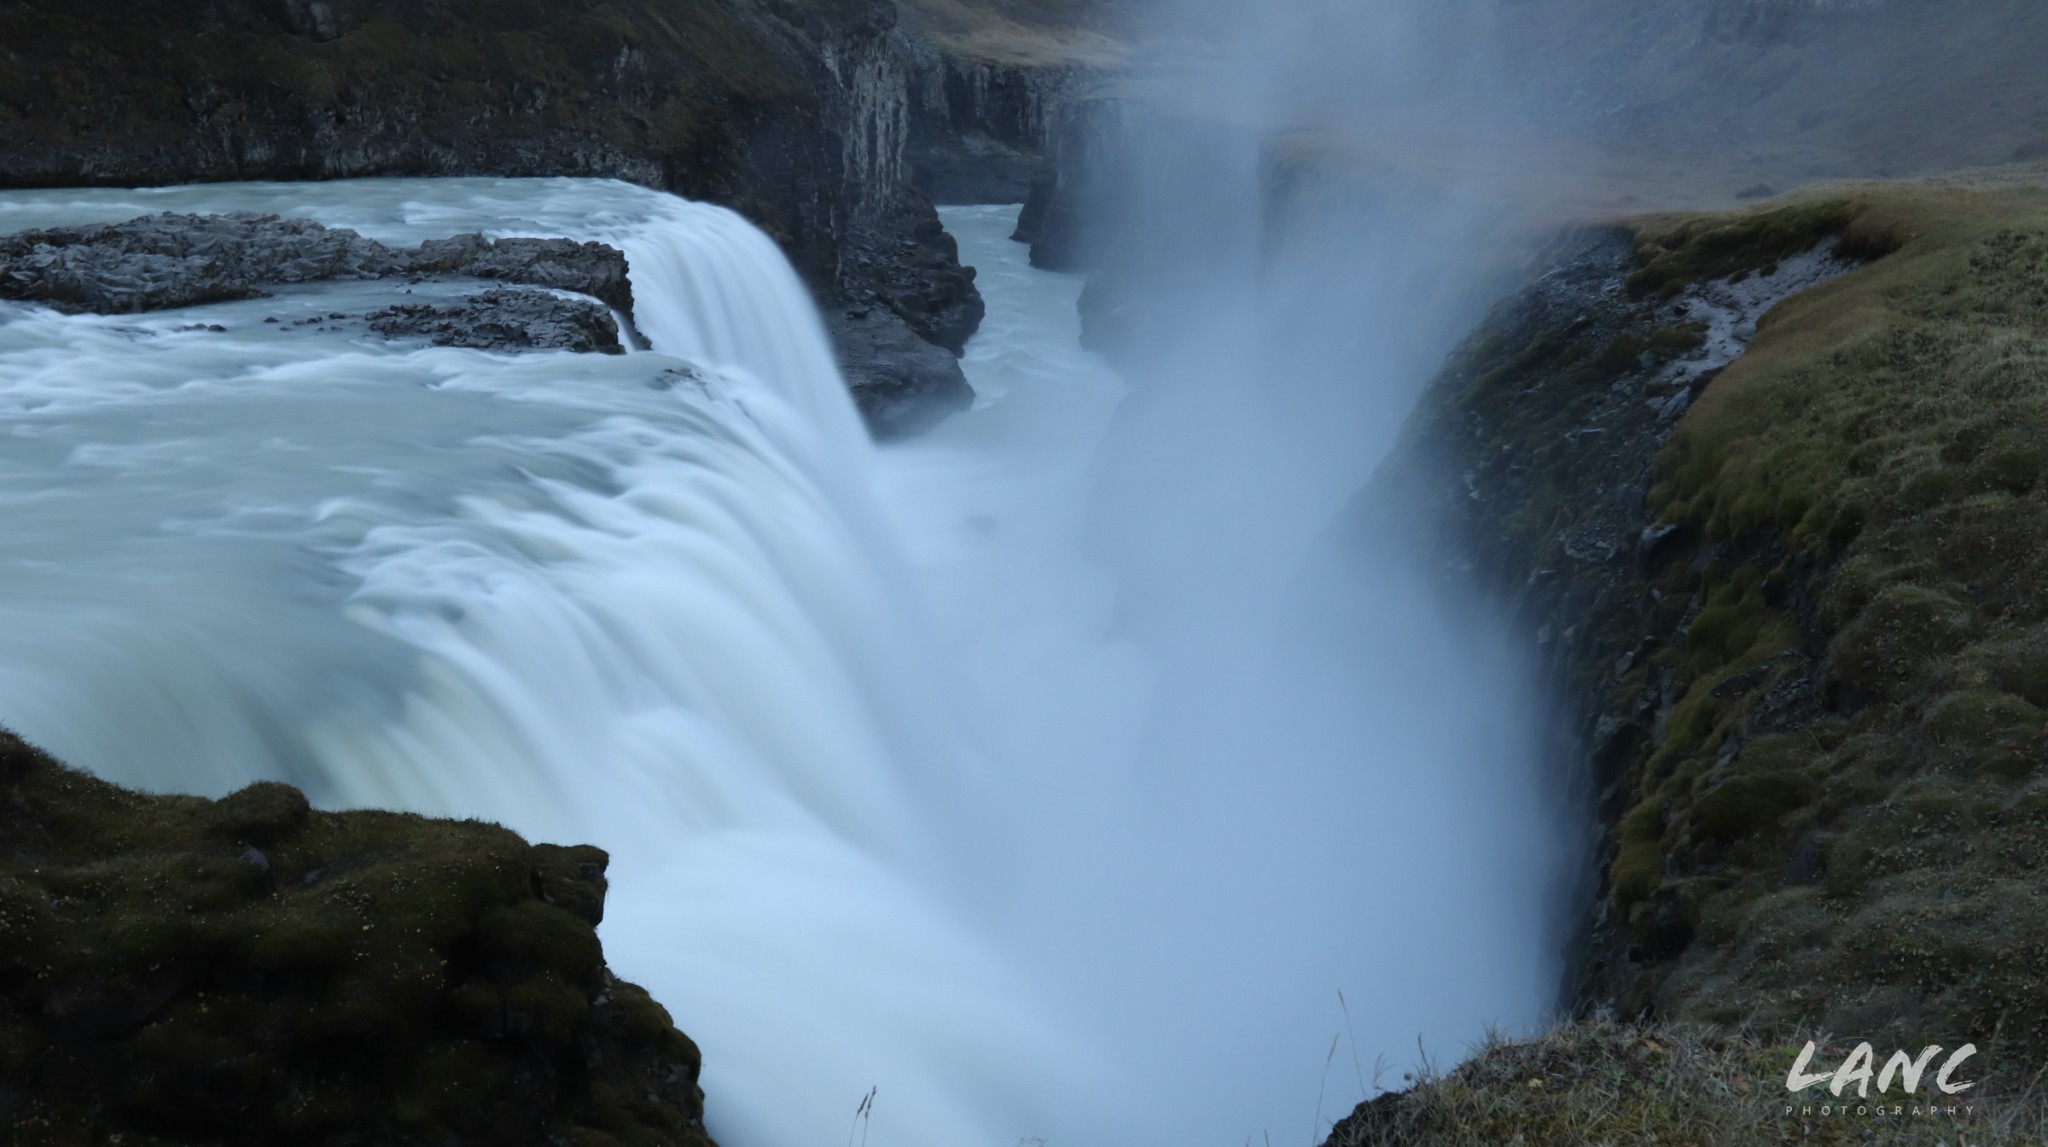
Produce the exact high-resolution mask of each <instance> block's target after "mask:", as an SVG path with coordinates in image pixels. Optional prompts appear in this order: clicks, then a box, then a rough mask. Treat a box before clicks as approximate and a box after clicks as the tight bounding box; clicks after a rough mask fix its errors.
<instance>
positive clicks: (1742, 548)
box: [1350, 169, 2048, 1142]
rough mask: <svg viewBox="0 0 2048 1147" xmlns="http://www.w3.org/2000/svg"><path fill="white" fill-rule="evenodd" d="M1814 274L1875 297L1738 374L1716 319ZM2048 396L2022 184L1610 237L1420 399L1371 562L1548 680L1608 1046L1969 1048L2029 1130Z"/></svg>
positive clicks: (2040, 229)
mask: <svg viewBox="0 0 2048 1147" xmlns="http://www.w3.org/2000/svg"><path fill="white" fill-rule="evenodd" d="M1816 243H1818V248H1817V249H1818V250H1819V251H1822V252H1832V253H1833V254H1834V255H1836V256H1838V257H1840V258H1844V259H1847V260H1851V261H1854V262H1857V263H1859V264H1860V266H1858V267H1857V268H1856V269H1853V270H1849V271H1848V272H1847V273H1846V274H1843V275H1841V276H1840V277H1839V278H1837V279H1835V280H1833V281H1831V282H1828V283H1826V284H1825V285H1821V286H1817V287H1813V288H1812V289H1809V290H1804V291H1801V292H1799V293H1796V294H1793V295H1792V296H1791V297H1789V298H1787V299H1785V301H1783V302H1781V303H1779V304H1778V305H1776V306H1775V307H1773V308H1772V309H1771V310H1770V311H1769V312H1768V313H1767V314H1765V315H1764V316H1763V317H1762V319H1761V321H1760V322H1759V323H1758V324H1757V327H1756V333H1755V339H1754V341H1753V342H1751V343H1749V345H1748V346H1747V347H1746V349H1745V350H1744V351H1743V353H1742V354H1741V357H1739V358H1736V359H1735V360H1734V361H1733V362H1732V363H1729V364H1728V365H1727V366H1726V367H1725V369H1720V368H1718V366H1717V365H1716V364H1714V363H1713V362H1712V361H1711V358H1712V356H1713V355H1714V353H1715V351H1714V344H1713V336H1714V335H1715V334H1716V333H1717V330H1718V328H1715V327H1714V326H1713V324H1712V314H1711V313H1710V308H1709V307H1707V306H1705V305H1704V303H1705V302H1706V299H1707V298H1708V297H1709V296H1711V295H1712V293H1713V292H1714V291H1724V290H1730V289H1732V290H1741V289H1744V287H1745V285H1746V284H1748V285H1753V284H1764V283H1768V282H1769V281H1770V280H1771V279H1772V278H1773V277H1774V276H1779V275H1785V274H1789V273H1792V271H1791V268H1792V267H1793V265H1794V264H1795V262H1796V261H1797V260H1796V258H1795V256H1798V255H1799V254H1800V253H1801V252H1803V251H1806V250H1808V249H1809V248H1815V247H1816ZM1715 284H1720V285H1719V286H1716V285H1715ZM2043 361H2048V194H2044V192H2043V190H2042V180H2041V179H2040V177H2039V173H2038V172H2036V171H2033V170H2031V169H2027V170H2019V171H2008V172H2002V173H1999V172H1994V173H1983V174H1981V175H1978V176H1974V177H1971V178H1969V179H1965V180H1951V181H1941V182H1934V183H1922V184H1850V185H1839V186H1829V187H1821V188H1817V189H1814V190H1812V191H1810V192H1807V193H1803V194H1802V195H1800V196H1798V197H1796V198H1795V199H1793V200H1791V201H1790V202H1785V203H1772V204H1767V205H1764V206H1762V207H1759V208H1756V209H1753V210H1751V211H1748V212H1744V213H1739V214H1735V215H1718V216H1665V217H1656V218H1650V219H1638V220H1632V221H1624V222H1622V223H1620V224H1618V225H1616V226H1615V227H1614V228H1612V229H1607V230H1599V231H1595V232H1592V233H1589V234H1586V235H1583V236H1581V237H1580V238H1578V239H1576V240H1574V241H1573V242H1571V243H1570V244H1568V245H1566V246H1565V247H1563V248H1562V249H1561V250H1560V251H1559V252H1558V254H1557V255H1556V256H1555V257H1554V258H1553V259H1552V260H1551V261H1550V263H1549V264H1548V266H1547V268H1546V269H1545V271H1544V272H1543V273H1542V274H1540V275H1539V276H1538V277H1537V278H1536V279H1535V280H1534V282H1533V284H1532V285H1531V286H1530V287H1529V288H1528V289H1527V290H1526V291H1524V292H1523V293H1522V294H1520V295H1518V296H1516V297H1515V298H1513V299H1511V300H1509V301H1507V302H1505V303H1503V304H1502V305H1501V306H1500V307H1499V308H1497V309H1496V311H1495V312H1494V314H1493V315H1492V317H1491V318H1490V319H1489V320H1488V322H1487V324H1486V325H1485V326H1483V327H1482V328H1481V329H1480V331H1478V332H1477V333H1475V334H1474V335H1473V336H1472V337H1471V338H1470V339H1468V340H1467V341H1466V342H1465V343H1464V344H1463V345H1462V346H1461V347H1460V349H1459V351H1458V352H1457V353H1456V354H1455V355H1454V356H1453V357H1452V359H1451V361H1450V363H1449V364H1448V365H1447V367H1446V369H1445V371H1444V372H1443V374H1442V375H1441V376H1440V377H1439V379H1438V380H1437V381H1436V382H1435V383H1434V384H1433V385H1432V387H1431V390H1430V392H1429V393H1428V394H1427V395H1426V396H1425V398H1424V401H1423V404H1422V406H1421V408H1420V409H1419V411H1418V412H1417V414H1416V416H1415V417H1414V418H1413V419H1412V420H1411V421H1410V423H1409V426H1408V428H1407V430H1406V431H1405V433H1404V438H1403V443H1402V445H1401V447H1400V448H1399V449H1398V450H1397V452H1396V453H1395V455H1394V456H1393V457H1392V458H1391V459H1390V460H1389V462H1388V463H1387V464H1386V465H1385V466H1383V467H1382V468H1381V470H1380V471H1379V473H1378V474H1377V475H1376V476H1375V478H1374V481H1373V484H1372V486H1371V487H1369V488H1368V490H1367V491H1366V493H1365V494H1364V495H1363V496H1362V498H1361V500H1360V502H1359V504H1358V505H1357V506H1355V507H1354V510H1353V512H1352V519H1351V525H1350V528H1351V529H1352V530H1354V531H1365V532H1369V535H1370V536H1375V537H1382V538H1384V537H1387V536H1389V534H1390V533H1391V535H1392V536H1395V537H1401V538H1405V539H1409V540H1412V541H1414V542H1415V543H1416V544H1417V545H1418V546H1419V547H1420V552H1421V553H1422V554H1423V558H1422V560H1423V561H1424V562H1425V563H1426V564H1427V566H1428V567H1429V568H1432V569H1435V570H1437V571H1439V573H1440V575H1441V576H1444V577H1446V578H1449V579H1452V580H1453V581H1454V582H1455V583H1457V584H1462V585H1467V586H1470V587H1471V588H1472V589H1473V590H1475V591H1476V592H1479V593H1481V594H1482V595H1484V596H1485V598H1486V599H1487V600H1490V601H1492V602H1494V603H1496V604H1497V605H1498V606H1499V607H1500V608H1502V609H1504V610H1506V611H1507V612H1508V614H1509V616H1510V617H1512V618H1513V619H1514V621H1513V624H1514V625H1515V627H1516V628H1517V629H1518V630H1519V631H1520V632H1521V633H1522V634H1523V635H1524V638H1525V640H1528V641H1529V642H1530V643H1531V644H1532V645H1533V646H1534V647H1535V648H1536V649H1537V651H1538V653H1539V656H1540V657H1541V658H1542V660H1543V661H1544V662H1545V663H1546V665H1547V666H1548V668H1547V670H1546V672H1547V675H1548V677H1549V679H1550V681H1551V682H1552V685H1553V688H1554V689H1555V690H1556V693H1557V695H1558V697H1559V700H1560V704H1561V706H1563V707H1564V709H1565V711H1566V712H1567V713H1568V714H1569V716H1568V717H1567V718H1566V719H1565V720H1564V722H1563V723H1562V724H1563V727H1562V728H1561V729H1560V735H1559V736H1558V738H1557V744H1556V752H1557V754H1558V756H1559V758H1560V768H1559V775H1560V776H1561V777H1564V778H1567V781H1568V783H1580V784H1584V785H1585V786H1586V791H1585V799H1586V800H1587V802H1588V803H1589V804H1591V805H1594V806H1597V808H1598V810H1599V812H1598V816H1599V822H1600V824H1601V825H1602V833H1603V835H1602V840H1601V844H1600V845H1599V850H1598V853H1597V864H1596V865H1595V869H1594V872H1593V874H1592V879H1591V883H1592V884H1596V885H1597V890H1594V889H1591V888H1589V892H1588V895H1589V899H1590V900H1591V910H1590V915H1589V920H1588V931H1587V939H1586V943H1585V947H1584V953H1583V956H1582V958H1581V960H1580V963H1579V968H1580V971H1579V973H1578V975H1577V977H1576V979H1575V981H1574V983H1573V984H1572V985H1571V986H1570V988H1569V991H1568V997H1569V1000H1570V1002H1571V1005H1572V1006H1573V1007H1574V1008H1575V1009H1576V1010H1577V1012H1578V1013H1579V1014H1580V1015H1581V1016H1585V1017H1590V1016H1593V1015H1596V1014H1599V1015H1613V1016H1619V1017H1622V1018H1637V1019H1654V1020H1657V1021H1662V1022H1667V1023H1668V1022H1680V1023H1686V1024H1697V1025H1706V1026H1707V1028H1709V1029H1711V1030H1714V1031H1718V1032H1721V1033H1724V1036H1723V1037H1722V1038H1733V1039H1747V1038H1752V1035H1746V1034H1740V1033H1753V1037H1754V1038H1761V1039H1762V1040H1764V1041H1767V1042H1766V1044H1764V1045H1757V1046H1772V1044H1770V1042H1769V1041H1775V1046H1779V1047H1780V1050H1781V1051H1782V1049H1783V1048H1784V1047H1789V1046H1795V1045H1796V1041H1795V1040H1794V1035H1795V1033H1800V1032H1805V1031H1825V1032H1832V1033H1835V1034H1836V1035H1837V1036H1838V1037H1840V1038H1845V1039H1848V1040H1850V1041H1852V1042H1853V1041H1854V1040H1864V1039H1867V1040H1871V1041H1873V1042H1874V1043H1876V1044H1877V1045H1878V1046H1879V1047H1883V1048H1889V1047H1894V1046H1896V1047H1911V1048H1918V1047H1920V1046H1921V1045H1923V1044H1930V1043H1940V1044H1943V1045H1945V1046H1949V1047H1954V1046H1957V1045H1959V1044H1962V1043H1965V1042H1971V1043H1975V1044H1976V1045H1977V1047H1978V1048H1979V1049H1980V1055H1981V1057H1982V1058H1981V1060H1980V1061H1979V1062H1980V1064H1981V1073H1982V1074H1983V1075H1984V1076H1986V1077H1987V1078H1989V1079H1991V1080H1992V1081H1993V1083H1992V1085H1991V1086H1988V1087H1986V1088H1984V1090H1983V1094H1986V1095H2002V1096H2003V1097H2005V1098H2007V1099H2010V1098H2011V1097H2013V1096H2015V1095H2018V1094H2021V1093H2024V1092H2025V1091H2026V1089H2027V1084H2028V1080H2030V1079H2031V1078H2032V1076H2033V1073H2034V1072H2035V1071H2036V1070H2038V1069H2039V1068H2040V1067H2041V1066H2042V1064H2043V1063H2044V1062H2048V1028H2044V1027H2043V1024H2044V1023H2048V1019H2044V1017H2048V998H2044V997H2043V996H2042V995H2041V992H2042V988H2041V985H2042V984H2043V983H2044V982H2048V981H2044V973H2048V966H2044V965H2043V964H2042V963H2041V952H2040V950H2039V949H2038V945H2034V944H2033V943H2032V942H2031V941H2030V940H2029V937H2031V936H2034V935H2037V934H2039V933H2040V932H2042V931H2043V930H2044V928H2048V910H2044V903H2048V902H2044V900H2043V897H2042V894H2041V890H2040V887H2039V881H2038V879H2037V878H2036V876H2035V873H2034V867H2035V864H2036V860H2037V857H2038V854H2039V853H2040V851H2041V847H2042V845H2043V844H2044V843H2048V836H2044V833H2048V819H2044V817H2043V815H2042V812H2041V809H2042V807H2043V806H2042V801H2043V784H2044V781H2043V780H2042V771H2041V765H2042V764H2043V763H2044V761H2048V757H2044V756H2043V750H2042V745H2043V743H2044V742H2043V738H2042V734H2041V730H2042V728H2043V716H2042V709H2041V706H2042V705H2043V704H2044V703H2048V695H2043V694H2042V693H2041V689H2042V681H2043V678H2042V675H2041V664H2042V663H2041V662H2040V659H2039V656H2038V647H2039V646H2040V645H2041V642H2042V638H2041V634H2040V632H2038V631H2040V630H2041V629H2042V627H2043V625H2044V619H2048V615H2044V614H2043V613H2042V610H2043V608H2044V607H2043V603H2042V602H2041V600H2040V598H2039V594H2038V592H2037V590H2038V587H2039V586H2040V585H2041V584H2042V579H2043V574H2042V571H2041V570H2040V569H2039V568H2038V563H2039V562H2040V561H2041V557H2040V555H2041V553H2042V552H2043V545H2042V544H2041V541H2040V539H2042V538H2043V537H2044V529H2048V526H2044V523H2048V508H2044V507H2048V502H2044V498H2043V490H2042V483H2041V477H2042V473H2043V459H2044V458H2048V454H2044V453H2043V450H2044V443H2043V442H2042V441H2041V440H2040V438H2039V428H2040V427H2041V426H2042V425H2044V424H2048V419H2044V413H2048V411H2044V409H2043V403H2048V392H2044V390H2043V388H2042V377H2043V376H2042V374H2041V372H2040V366H2039V364H2040V363H2042V362H2043ZM1688 363H1691V364H1693V365H1694V367H1697V368H1703V369H1692V370H1689V369H1688V366H1687V364H1688ZM1579 1038H1580V1037H1579V1036H1577V1035H1574V1034H1573V1033H1572V1029H1570V1028H1567V1029H1565V1030H1564V1031H1563V1032H1561V1033H1559V1034H1558V1035H1557V1036H1553V1037H1546V1039H1548V1040H1552V1041H1562V1042H1563V1044H1564V1045H1566V1046H1570V1045H1572V1044H1573V1042H1574V1041H1576V1040H1578V1039H1579ZM1643 1038H1648V1039H1664V1040H1665V1042H1666V1043H1668V1044H1670V1045H1672V1046H1678V1044H1679V1042H1680V1041H1679V1040H1678V1039H1677V1038H1676V1037H1670V1038H1666V1037H1660V1036H1658V1035H1656V1033H1654V1032H1651V1033H1646V1034H1645V1035H1644V1036H1643ZM1545 1046H1550V1045H1549V1044H1546V1043H1545V1042H1544V1041H1538V1043H1537V1044H1536V1045H1527V1046H1521V1047H1510V1048H1508V1049H1504V1050H1503V1049H1496V1050H1493V1051H1489V1052H1485V1053H1482V1054H1481V1055H1480V1057H1479V1058H1478V1060H1476V1061H1475V1066H1473V1067H1472V1068H1471V1070H1470V1071H1469V1072H1468V1073H1467V1074H1466V1075H1464V1076H1462V1077H1459V1080H1458V1081H1446V1082H1444V1083H1439V1084H1438V1085H1436V1086H1438V1087H1445V1086H1448V1087H1450V1088H1452V1090H1455V1088H1457V1087H1464V1086H1467V1085H1469V1084H1471V1083H1473V1082H1474V1081H1477V1080H1480V1079H1491V1078H1492V1075H1491V1074H1489V1073H1491V1072H1494V1070H1495V1066H1497V1064H1495V1065H1494V1066H1489V1061H1509V1062H1518V1060H1517V1057H1526V1056H1530V1055H1537V1054H1539V1051H1538V1050H1532V1049H1540V1048H1542V1047H1545ZM1884 1054H1889V1053H1888V1052H1881V1053H1880V1055H1881V1056H1882V1055H1884ZM1787 1067H1789V1058H1787V1060H1786V1062H1785V1063H1782V1064H1778V1065H1776V1067H1775V1068H1774V1070H1773V1071H1771V1072H1761V1071H1760V1069H1759V1071H1758V1074H1757V1075H1756V1076H1755V1078H1752V1079H1751V1080H1750V1083H1751V1085H1752V1086H1755V1087H1758V1088H1765V1089H1770V1090H1771V1091H1772V1093H1775V1091H1776V1090H1777V1089H1779V1087H1780V1082H1781V1081H1782V1078H1783V1073H1784V1071H1785V1069H1786V1068H1787ZM1441 1094H1443V1095H1450V1094H1451V1092H1450V1091H1445V1092H1442V1093H1441ZM1633 1094H1638V1095H1639V1097H1647V1096H1649V1095H1651V1094H1653V1093H1652V1092H1641V1091H1638V1092H1636V1093H1633ZM1389 1102H1392V1101H1389ZM1437 1102H1439V1100H1438V1099H1437V1098H1431V1097H1430V1096H1428V1095H1421V1096H1418V1097H1416V1098H1415V1099H1412V1100H1402V1101H1399V1103H1397V1104H1395V1106H1403V1105H1405V1106H1406V1107H1407V1108H1413V1109H1414V1110H1420V1109H1421V1107H1426V1106H1428V1105H1430V1104H1434V1103H1437ZM1444 1102H1452V1101H1451V1100H1448V1099H1446V1100H1444ZM1454 1105H1455V1104H1454ZM1391 1109H1392V1108H1389V1110H1391ZM1412 1113H1413V1112H1412V1111H1411V1114H1412ZM1406 1117H1407V1116H1404V1118H1406ZM1981 1131H1982V1128H1981V1126H1980V1127H1978V1128H1976V1129H1973V1130H1972V1132H1971V1133H1972V1134H1980V1133H1981ZM1773 1134H1776V1132H1773ZM1786 1134H1788V1135H1789V1134H1791V1133H1790V1132H1787V1133H1786ZM1915 1134H1918V1133H1917V1132H1916V1133H1915ZM1710 1138H1711V1136H1710ZM1359 1141H1360V1142H1365V1141H1369V1140H1359ZM1418 1141H1420V1142H1438V1141H1445V1142H1457V1141H1463V1140H1459V1139H1457V1138H1455V1137H1452V1138H1449V1139H1443V1140H1437V1139H1429V1138H1423V1139H1420V1140H1418ZM1532 1141H1535V1140H1532ZM1737 1141H1742V1140H1737ZM1757 1141H1771V1142H1775V1141H1778V1140H1777V1139H1771V1138H1765V1139H1761V1140H1757ZM1901 1141H1917V1140H1915V1139H1912V1138H1911V1137H1910V1136H1909V1137H1907V1138H1906V1139H1903V1140H1901Z"/></svg>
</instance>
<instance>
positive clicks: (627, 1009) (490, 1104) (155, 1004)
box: [0, 734, 710, 1147]
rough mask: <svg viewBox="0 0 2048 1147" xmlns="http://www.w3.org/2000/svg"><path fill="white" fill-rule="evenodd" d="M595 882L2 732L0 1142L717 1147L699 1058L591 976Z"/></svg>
mask: <svg viewBox="0 0 2048 1147" xmlns="http://www.w3.org/2000/svg"><path fill="white" fill-rule="evenodd" d="M606 862H607V858H606V856H605V854H604V853H603V852H602V851H600V850H598V849H595V848H589V847H580V848H558V847H555V846H552V845H529V844H527V843H526V842H525V841H523V840H521V839H520V838H519V837H517V836H516V835H514V834H513V833H511V832H509V831H507V830H505V829H502V828H499V827H497V826H495V825H488V824H481V823H478V822H475V821H463V822H455V821H436V820H429V819H426V818H423V817H417V816H410V815H403V814H396V813H381V812H351V813H322V812H314V811H311V810H310V809H308V807H307V805H306V799H305V797H304V796H302V795H301V794H300V793H299V792H298V791H297V790H295V789H292V788H290V787H288V786H285V785H279V784H269V783H265V784H257V785H253V786H251V787H249V788H246V789H243V790H241V791H240V792H236V793H233V794H231V795H229V796H227V797H224V798H222V799H220V800H218V801H210V800H203V799H200V798H196V797H177V796H146V795H143V794H140V793H134V792H129V791H127V790H124V789H120V788H117V787H115V786H113V785H109V784H106V783H104V782H102V781H98V780H95V779H94V778H92V777H89V776H87V775H85V774H83V773H79V772H75V771H73V770H71V769H68V768H66V767H64V766H63V765H61V764H59V763H58V762H56V761H54V760H52V759H51V758H49V757H47V756H45V755H43V754H42V753H40V752H38V751H36V750H35V749H33V748H31V747H30V746H28V745H26V744H24V743H22V742H21V741H20V740H18V739H16V738H14V737H13V736H11V735H6V734H0V1125H4V1126H5V1127H6V1128H7V1129H8V1131H7V1134H8V1140H7V1141H8V1142H9V1143H16V1144H21V1145H23V1147H43V1145H52V1147H54V1145H58V1144H71V1143H85V1142H95V1143H99V1142H105V1143H120V1142H127V1143H216V1144H236V1145H241V1144H247V1145H249V1147H259V1145H261V1147H269V1145H272V1144H279V1143H294V1144H308V1145H323V1147H325V1145H333V1147H343V1145H353V1144H370V1143H435V1144H466V1143H474V1144H492V1145H494V1147H495V1145H505V1147H513V1145H518V1144H535V1145H539V1144H552V1143H571V1142H573V1143H584V1144H593V1145H595V1144H621V1145H623V1144H671V1145H686V1144H698V1145H708V1144H709V1143H710V1140H709V1138H707V1137H706V1135H705V1133H704V1126H703V1093H702V1092H701V1090H699V1088H698V1087H697V1073H698V1067H699V1062H700V1057H699V1054H698V1051H697V1048H696V1045H695V1044H693V1043H692V1042H691V1041H690V1040H689V1038H688V1037H686V1036H684V1035H683V1034H682V1033H681V1032H679V1031H677V1030H676V1029H675V1027H674V1026H673V1025H672V1024H671V1022H670V1020H669V1016H668V1013H667V1012H666V1011H664V1010H663V1009H662V1007H661V1005H659V1004H657V1003H655V1002H654V1001H653V1000H652V999H650V998H649V997H648V995H647V993H646V992H644V991H642V990H640V989H639V988H637V987H634V986H633V985H631V984H627V983H623V982H620V981H619V980H617V979H615V978H614V977H613V976H612V975H611V973H610V972H609V971H608V970H607V969H606V967H605V963H604V953H603V951H602V949H601V948H600V946H599V944H598V939H597V934H596V932H595V930H594V929H595V925H596V924H597V923H598V921H599V920H601V919H602V918H603V914H604V899H605V868H606Z"/></svg>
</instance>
